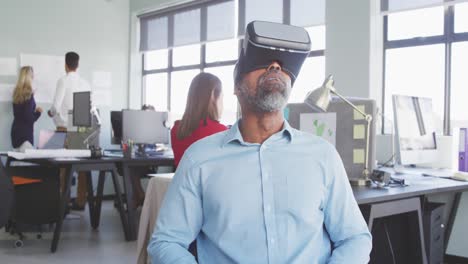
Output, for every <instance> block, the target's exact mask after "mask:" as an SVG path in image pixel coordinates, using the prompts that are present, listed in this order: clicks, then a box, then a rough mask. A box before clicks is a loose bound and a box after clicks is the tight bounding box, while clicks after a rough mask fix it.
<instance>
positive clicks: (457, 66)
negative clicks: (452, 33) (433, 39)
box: [450, 42, 468, 123]
mask: <svg viewBox="0 0 468 264" xmlns="http://www.w3.org/2000/svg"><path fill="white" fill-rule="evenodd" d="M467 60H468V42H459V43H455V44H453V47H452V82H451V84H452V89H451V94H450V98H451V104H450V106H451V109H450V116H451V118H452V120H453V122H454V123H457V122H460V121H467V120H468V107H467V102H466V100H467V98H468V74H466V69H467V67H468V61H467Z"/></svg>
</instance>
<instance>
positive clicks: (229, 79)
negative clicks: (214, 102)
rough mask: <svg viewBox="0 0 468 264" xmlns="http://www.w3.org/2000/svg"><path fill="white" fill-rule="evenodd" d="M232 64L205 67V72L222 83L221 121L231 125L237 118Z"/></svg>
mask: <svg viewBox="0 0 468 264" xmlns="http://www.w3.org/2000/svg"><path fill="white" fill-rule="evenodd" d="M233 71H234V65H229V66H222V67H212V68H205V72H209V73H212V74H214V75H216V76H218V78H219V79H220V80H221V82H222V84H223V113H222V115H221V120H220V121H221V123H223V124H225V125H232V124H234V123H235V122H236V120H237V97H236V96H235V95H234V78H233V75H232V73H233Z"/></svg>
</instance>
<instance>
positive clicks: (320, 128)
mask: <svg viewBox="0 0 468 264" xmlns="http://www.w3.org/2000/svg"><path fill="white" fill-rule="evenodd" d="M299 129H300V130H301V131H304V132H308V133H312V134H314V135H316V136H319V137H322V138H324V139H325V140H327V141H328V142H330V143H331V144H333V146H336V113H303V114H301V115H300V117H299Z"/></svg>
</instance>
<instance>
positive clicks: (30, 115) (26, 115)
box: [11, 66, 42, 150]
mask: <svg viewBox="0 0 468 264" xmlns="http://www.w3.org/2000/svg"><path fill="white" fill-rule="evenodd" d="M33 78H34V72H33V68H32V67H31V66H24V67H22V68H21V69H20V72H19V77H18V82H17V83H16V87H15V90H14V91H13V124H12V126H11V144H12V145H13V148H14V149H17V150H24V149H27V148H32V147H33V145H34V122H36V121H37V119H38V118H39V117H40V116H41V113H42V108H40V107H37V106H36V101H35V100H34V91H33V88H32V80H33Z"/></svg>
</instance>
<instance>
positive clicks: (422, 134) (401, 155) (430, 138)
mask: <svg viewBox="0 0 468 264" xmlns="http://www.w3.org/2000/svg"><path fill="white" fill-rule="evenodd" d="M393 112H394V116H395V143H396V151H397V155H396V158H397V161H398V163H399V164H401V165H416V164H427V163H431V162H434V161H435V160H436V159H437V144H436V137H435V126H434V121H433V111H432V99H430V98H424V97H415V96H406V95H393Z"/></svg>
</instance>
